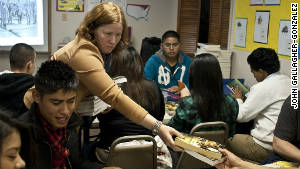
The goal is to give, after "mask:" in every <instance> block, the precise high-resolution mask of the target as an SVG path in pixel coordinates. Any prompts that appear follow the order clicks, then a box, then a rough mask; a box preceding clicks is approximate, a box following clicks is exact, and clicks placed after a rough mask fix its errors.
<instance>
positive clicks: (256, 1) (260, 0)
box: [250, 0, 264, 6]
mask: <svg viewBox="0 0 300 169" xmlns="http://www.w3.org/2000/svg"><path fill="white" fill-rule="evenodd" d="M263 3H264V0H250V5H251V6H253V5H263Z"/></svg>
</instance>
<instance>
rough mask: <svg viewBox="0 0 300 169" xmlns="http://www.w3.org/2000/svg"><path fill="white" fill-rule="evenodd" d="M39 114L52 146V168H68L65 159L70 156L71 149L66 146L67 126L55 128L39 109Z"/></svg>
mask: <svg viewBox="0 0 300 169" xmlns="http://www.w3.org/2000/svg"><path fill="white" fill-rule="evenodd" d="M37 114H38V116H39V117H40V119H41V123H42V126H43V129H44V131H45V134H46V136H47V138H48V143H49V144H50V146H51V148H52V168H53V169H66V163H65V160H66V158H67V157H68V156H69V150H68V149H67V148H65V147H64V143H65V141H66V137H67V131H66V128H59V129H54V128H53V127H52V126H51V125H50V124H49V123H48V122H47V121H46V120H45V119H44V117H43V116H42V115H41V113H40V112H39V110H38V109H37Z"/></svg>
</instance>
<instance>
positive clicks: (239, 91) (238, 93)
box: [231, 86, 244, 100]
mask: <svg viewBox="0 0 300 169" xmlns="http://www.w3.org/2000/svg"><path fill="white" fill-rule="evenodd" d="M233 90H234V93H233V94H231V96H232V97H234V98H236V99H242V100H243V98H244V96H243V92H242V89H241V88H239V87H237V86H236V87H234V89H233Z"/></svg>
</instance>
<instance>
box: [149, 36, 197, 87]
mask: <svg viewBox="0 0 300 169" xmlns="http://www.w3.org/2000/svg"><path fill="white" fill-rule="evenodd" d="M180 46H181V43H180V36H179V34H178V33H177V32H175V31H172V30H169V31H167V32H165V33H164V34H163V36H162V43H161V45H160V50H159V51H158V52H156V53H155V54H154V55H152V56H151V57H150V58H149V60H148V61H147V63H146V66H145V68H144V76H145V77H146V78H147V79H149V80H153V81H155V82H156V84H157V85H158V86H159V87H160V88H164V89H169V91H171V92H179V87H178V82H177V81H181V82H183V83H184V84H185V86H189V80H188V70H189V67H190V64H191V62H192V59H191V58H189V57H188V56H187V55H186V54H185V53H184V52H183V51H182V50H180Z"/></svg>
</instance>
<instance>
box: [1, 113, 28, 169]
mask: <svg viewBox="0 0 300 169" xmlns="http://www.w3.org/2000/svg"><path fill="white" fill-rule="evenodd" d="M8 113H11V112H8V111H7V110H5V111H3V110H0V168H1V169H6V168H17V169H18V168H25V164H26V163H25V161H24V160H26V159H27V158H26V155H28V154H29V153H31V149H30V141H29V131H28V129H27V128H26V127H25V126H24V124H22V123H20V122H19V121H17V120H15V119H12V118H10V117H9V116H7V114H8ZM21 152H22V153H24V154H25V153H26V155H25V156H23V157H21V155H20V153H21ZM24 154H23V155H24ZM24 157H25V158H26V159H25V158H24ZM29 166H30V162H28V165H27V167H29Z"/></svg>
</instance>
